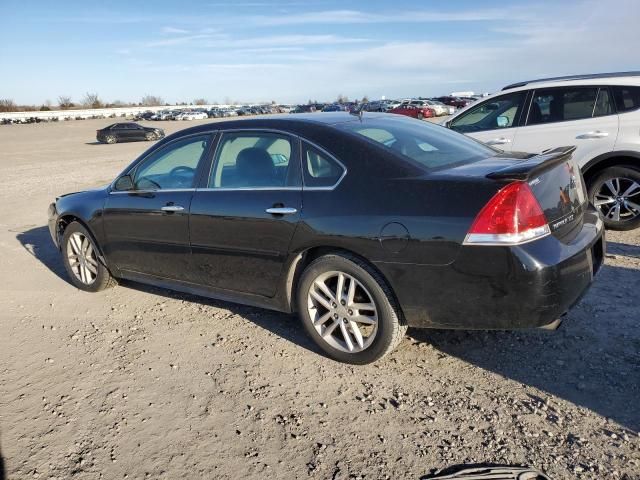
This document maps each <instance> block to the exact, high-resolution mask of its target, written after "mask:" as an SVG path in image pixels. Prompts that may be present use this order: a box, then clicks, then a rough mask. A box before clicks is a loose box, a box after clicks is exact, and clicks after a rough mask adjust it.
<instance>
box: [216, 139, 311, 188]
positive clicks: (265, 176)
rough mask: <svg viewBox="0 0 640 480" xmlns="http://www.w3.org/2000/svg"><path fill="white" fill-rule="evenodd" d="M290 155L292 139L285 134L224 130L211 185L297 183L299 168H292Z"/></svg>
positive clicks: (265, 185)
mask: <svg viewBox="0 0 640 480" xmlns="http://www.w3.org/2000/svg"><path fill="white" fill-rule="evenodd" d="M291 154H292V148H291V140H290V139H289V137H288V136H286V135H280V134H276V133H266V132H265V133H261V132H258V133H244V132H243V133H225V134H224V135H223V137H222V139H221V140H220V145H219V146H218V154H217V156H216V161H215V165H214V168H213V169H212V171H211V175H210V178H209V188H283V187H286V186H298V185H299V181H297V179H296V178H294V177H295V176H296V175H297V176H298V177H299V175H300V174H299V172H300V170H299V169H295V168H290V162H289V160H290V159H291ZM291 163H295V162H291ZM296 172H297V174H296Z"/></svg>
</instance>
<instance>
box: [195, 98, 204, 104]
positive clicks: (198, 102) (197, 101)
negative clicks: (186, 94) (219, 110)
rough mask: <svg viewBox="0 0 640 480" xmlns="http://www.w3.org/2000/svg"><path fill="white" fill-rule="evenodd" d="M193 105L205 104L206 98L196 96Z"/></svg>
mask: <svg viewBox="0 0 640 480" xmlns="http://www.w3.org/2000/svg"><path fill="white" fill-rule="evenodd" d="M193 104H194V105H206V104H207V99H206V98H196V99H195V100H194V101H193Z"/></svg>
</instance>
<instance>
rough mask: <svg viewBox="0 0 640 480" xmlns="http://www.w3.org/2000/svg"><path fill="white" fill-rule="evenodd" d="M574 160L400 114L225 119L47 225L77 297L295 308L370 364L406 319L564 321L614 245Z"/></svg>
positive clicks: (172, 140)
mask: <svg viewBox="0 0 640 480" xmlns="http://www.w3.org/2000/svg"><path fill="white" fill-rule="evenodd" d="M572 151H573V148H572V147H569V148H560V149H557V150H554V151H551V152H548V153H546V154H544V155H537V156H532V155H525V154H513V153H511V154H504V153H500V152H499V151H497V150H493V149H491V148H489V147H487V146H484V145H482V144H480V143H478V142H476V141H474V140H471V139H469V138H467V137H464V136H463V135H460V134H458V133H455V132H452V131H450V130H447V129H445V128H443V127H440V126H436V125H431V124H426V123H425V122H420V121H417V120H413V119H409V118H405V117H401V116H396V115H390V114H374V113H371V114H370V113H364V114H362V115H360V116H356V115H350V114H348V113H326V114H307V115H304V114H303V115H298V116H295V117H294V116H291V117H272V118H270V117H263V118H258V119H251V120H232V121H225V122H220V123H215V124H207V125H201V126H197V127H194V128H189V129H187V130H183V131H181V132H178V133H176V134H173V135H171V136H169V137H167V138H166V139H164V140H163V141H162V142H159V143H158V144H156V145H154V146H153V147H152V148H150V149H149V150H147V151H146V152H144V153H143V154H142V155H141V156H140V157H139V158H137V159H136V160H135V161H134V162H133V163H131V165H129V166H128V167H127V168H126V169H125V170H124V171H123V172H122V173H121V174H120V175H118V176H117V178H116V179H115V180H114V181H113V183H112V184H110V185H108V186H106V187H104V188H100V189H97V190H89V191H85V192H79V193H73V194H68V195H64V196H62V197H59V198H58V199H57V200H56V202H55V203H53V204H51V206H50V207H49V228H50V231H51V236H52V238H53V241H54V242H55V244H56V246H58V247H59V248H60V250H61V252H62V258H63V261H64V264H65V267H66V270H67V272H68V275H69V278H70V279H71V282H72V283H73V284H74V285H75V286H77V287H78V288H80V289H82V290H87V291H98V290H102V289H103V288H105V287H108V286H111V285H113V284H114V283H115V281H116V279H121V278H122V279H129V280H134V281H139V282H144V283H147V284H152V285H156V286H160V287H166V288H170V289H174V290H179V291H182V292H189V293H193V294H198V295H204V296H209V297H215V298H219V299H224V300H228V301H232V302H238V303H244V304H248V305H254V306H260V307H265V308H271V309H275V310H280V311H284V312H297V313H298V315H299V316H300V318H301V319H302V323H303V324H304V326H305V327H306V330H307V331H308V333H309V335H310V336H311V337H312V338H313V339H314V340H315V342H316V343H317V344H318V345H319V346H320V347H321V348H322V349H323V350H324V351H325V352H326V353H327V354H328V355H329V356H331V357H332V358H335V359H337V360H340V361H345V362H351V363H357V364H361V363H368V362H372V361H374V360H376V359H378V358H380V357H382V356H383V355H385V354H386V353H388V352H390V351H391V350H392V349H393V348H394V347H395V346H396V345H397V344H398V342H399V341H400V340H401V339H402V337H403V335H404V333H405V332H406V330H407V326H414V327H435V328H473V329H489V328H494V329H511V328H525V327H545V326H546V327H555V326H557V324H558V319H559V318H560V317H561V316H562V315H563V314H564V313H566V312H567V311H568V310H569V309H570V308H571V306H572V305H574V304H575V303H576V302H577V301H578V299H579V298H580V297H581V295H583V294H584V293H585V291H586V290H587V289H588V287H589V286H590V284H591V282H592V280H593V277H594V275H595V273H596V272H597V271H598V268H599V267H600V265H601V264H602V261H603V252H604V237H603V224H602V220H601V218H600V217H599V215H598V213H597V212H596V210H595V209H594V208H593V207H592V206H591V205H590V204H589V203H588V202H587V199H586V198H587V197H586V195H585V190H584V183H583V180H582V177H581V174H580V170H579V169H578V168H577V167H576V166H575V164H574V162H573V161H572V159H571V154H572Z"/></svg>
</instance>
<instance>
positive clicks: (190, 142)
mask: <svg viewBox="0 0 640 480" xmlns="http://www.w3.org/2000/svg"><path fill="white" fill-rule="evenodd" d="M209 142H210V136H209V135H198V136H194V137H187V138H183V139H181V140H176V141H174V142H172V143H170V144H168V145H166V146H165V147H163V148H161V149H159V150H156V151H155V152H153V153H151V155H149V156H148V157H147V158H146V159H145V160H144V161H143V162H142V163H141V164H140V165H139V166H138V167H137V168H136V172H135V176H134V186H135V189H136V190H163V189H182V188H193V187H194V184H195V179H196V171H197V169H198V165H199V163H200V162H201V161H202V159H203V158H204V156H205V152H206V151H207V147H208V146H209Z"/></svg>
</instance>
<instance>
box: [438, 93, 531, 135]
mask: <svg viewBox="0 0 640 480" xmlns="http://www.w3.org/2000/svg"><path fill="white" fill-rule="evenodd" d="M525 98H526V92H513V93H507V94H505V95H501V96H499V97H495V98H492V99H491V100H487V101H485V102H483V103H481V104H479V105H477V106H476V107H474V108H471V109H470V110H469V111H467V112H465V113H463V114H462V115H460V116H459V117H457V118H454V119H453V120H452V121H451V123H450V124H449V127H450V128H451V129H452V130H455V131H457V132H461V133H470V132H481V131H484V130H497V129H501V128H509V127H514V126H516V125H517V123H518V119H519V118H520V114H521V112H522V109H523V107H524V100H525Z"/></svg>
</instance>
